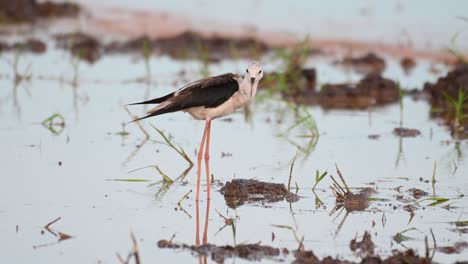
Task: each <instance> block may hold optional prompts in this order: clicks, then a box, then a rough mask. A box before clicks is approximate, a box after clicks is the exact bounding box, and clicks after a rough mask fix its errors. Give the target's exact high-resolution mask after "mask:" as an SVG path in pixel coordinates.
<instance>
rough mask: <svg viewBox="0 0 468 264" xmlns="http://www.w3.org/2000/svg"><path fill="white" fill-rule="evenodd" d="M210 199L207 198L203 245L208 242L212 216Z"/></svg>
mask: <svg viewBox="0 0 468 264" xmlns="http://www.w3.org/2000/svg"><path fill="white" fill-rule="evenodd" d="M210 202H211V200H210V199H207V200H206V212H205V228H204V229H203V245H206V244H208V224H209V221H208V220H209V218H210Z"/></svg>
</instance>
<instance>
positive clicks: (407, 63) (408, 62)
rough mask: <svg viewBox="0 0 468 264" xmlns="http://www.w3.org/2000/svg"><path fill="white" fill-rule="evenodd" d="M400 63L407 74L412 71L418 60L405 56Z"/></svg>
mask: <svg viewBox="0 0 468 264" xmlns="http://www.w3.org/2000/svg"><path fill="white" fill-rule="evenodd" d="M400 65H401V67H402V68H403V71H405V74H409V73H411V71H412V70H413V68H414V67H416V61H415V60H414V59H413V58H410V57H404V58H403V59H401V60H400Z"/></svg>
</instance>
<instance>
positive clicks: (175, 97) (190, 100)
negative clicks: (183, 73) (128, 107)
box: [136, 73, 239, 120]
mask: <svg viewBox="0 0 468 264" xmlns="http://www.w3.org/2000/svg"><path fill="white" fill-rule="evenodd" d="M237 77H238V76H237V75H236V74H233V73H226V74H222V75H218V76H214V77H210V78H206V79H202V80H199V81H196V82H193V83H191V84H188V85H187V86H185V87H183V88H181V89H180V90H178V91H176V92H174V93H171V94H168V95H166V96H163V97H160V98H156V99H153V100H149V101H145V102H141V103H136V104H154V103H161V104H160V105H159V106H157V107H155V108H154V109H151V110H150V111H148V115H147V116H145V117H142V118H140V119H137V120H141V119H144V118H148V117H152V116H156V115H161V114H165V113H170V112H176V111H180V110H184V109H187V108H191V107H198V106H204V107H206V108H214V107H217V106H219V105H221V104H222V103H224V102H226V101H227V100H228V99H229V98H231V96H232V95H233V94H234V93H235V92H237V91H238V90H239V83H238V82H237Z"/></svg>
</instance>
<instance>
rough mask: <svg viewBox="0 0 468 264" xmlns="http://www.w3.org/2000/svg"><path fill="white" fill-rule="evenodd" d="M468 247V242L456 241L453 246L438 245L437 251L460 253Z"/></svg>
mask: <svg viewBox="0 0 468 264" xmlns="http://www.w3.org/2000/svg"><path fill="white" fill-rule="evenodd" d="M467 247H468V242H465V241H461V242H456V243H455V245H453V246H446V247H437V251H439V252H442V253H445V254H459V253H461V252H462V251H463V250H464V249H465V248H467Z"/></svg>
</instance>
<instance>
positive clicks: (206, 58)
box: [195, 39, 210, 78]
mask: <svg viewBox="0 0 468 264" xmlns="http://www.w3.org/2000/svg"><path fill="white" fill-rule="evenodd" d="M195 46H196V48H197V54H198V59H199V60H200V61H201V63H202V69H201V75H202V77H203V78H208V77H209V76H210V71H209V69H208V65H209V62H210V54H209V51H208V50H207V49H206V47H205V46H203V43H202V41H201V40H200V39H197V40H196V41H195Z"/></svg>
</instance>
